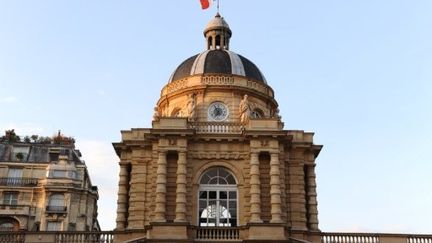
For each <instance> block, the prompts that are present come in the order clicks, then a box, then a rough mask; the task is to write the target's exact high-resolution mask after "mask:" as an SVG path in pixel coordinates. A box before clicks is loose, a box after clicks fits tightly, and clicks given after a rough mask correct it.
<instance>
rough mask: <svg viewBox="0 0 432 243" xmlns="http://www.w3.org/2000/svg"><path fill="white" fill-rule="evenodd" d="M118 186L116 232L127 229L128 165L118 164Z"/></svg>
mask: <svg viewBox="0 0 432 243" xmlns="http://www.w3.org/2000/svg"><path fill="white" fill-rule="evenodd" d="M119 177H120V179H119V184H118V187H119V189H118V199H117V219H116V222H117V227H116V229H117V230H124V229H125V228H126V227H127V222H126V221H127V218H126V215H127V208H128V184H129V172H128V165H127V164H124V163H120V174H119Z"/></svg>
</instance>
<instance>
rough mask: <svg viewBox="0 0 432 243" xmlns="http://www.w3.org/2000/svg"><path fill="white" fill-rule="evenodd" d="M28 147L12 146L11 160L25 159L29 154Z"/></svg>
mask: <svg viewBox="0 0 432 243" xmlns="http://www.w3.org/2000/svg"><path fill="white" fill-rule="evenodd" d="M29 150H30V148H29V147H13V149H12V157H11V160H12V161H25V160H27V156H28V154H29Z"/></svg>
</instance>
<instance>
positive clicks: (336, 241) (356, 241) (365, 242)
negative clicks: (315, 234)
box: [320, 233, 432, 243]
mask: <svg viewBox="0 0 432 243" xmlns="http://www.w3.org/2000/svg"><path fill="white" fill-rule="evenodd" d="M320 234H321V243H432V235H408V234H373V233H320Z"/></svg>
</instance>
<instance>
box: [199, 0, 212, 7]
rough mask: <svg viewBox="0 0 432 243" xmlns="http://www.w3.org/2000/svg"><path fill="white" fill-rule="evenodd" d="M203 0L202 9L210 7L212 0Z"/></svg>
mask: <svg viewBox="0 0 432 243" xmlns="http://www.w3.org/2000/svg"><path fill="white" fill-rule="evenodd" d="M200 1H201V8H202V9H208V8H209V7H210V1H211V0H200Z"/></svg>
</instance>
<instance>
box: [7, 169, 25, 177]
mask: <svg viewBox="0 0 432 243" xmlns="http://www.w3.org/2000/svg"><path fill="white" fill-rule="evenodd" d="M22 172H23V170H22V169H17V168H10V169H9V171H8V177H9V178H20V177H22Z"/></svg>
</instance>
